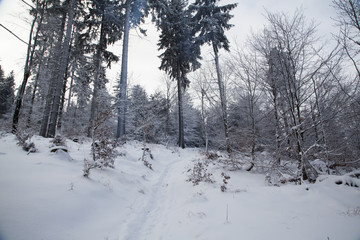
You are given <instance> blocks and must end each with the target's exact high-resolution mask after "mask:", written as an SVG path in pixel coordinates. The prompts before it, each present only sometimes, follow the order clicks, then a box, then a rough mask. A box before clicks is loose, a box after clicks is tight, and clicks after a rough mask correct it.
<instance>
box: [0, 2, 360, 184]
mask: <svg viewBox="0 0 360 240" xmlns="http://www.w3.org/2000/svg"><path fill="white" fill-rule="evenodd" d="M27 4H28V6H29V9H30V14H31V16H32V22H31V28H30V32H29V40H28V43H27V45H28V47H27V53H26V62H25V65H24V73H23V78H22V79H21V80H20V85H19V86H15V79H14V74H13V73H10V74H8V75H6V73H4V71H3V70H2V69H1V67H0V84H1V85H0V98H1V103H0V126H1V131H4V132H11V133H13V134H16V136H17V137H18V139H19V141H20V142H22V143H24V144H25V143H26V141H27V139H28V138H30V137H31V136H33V135H40V136H42V137H45V138H54V141H57V140H56V139H60V138H61V137H66V138H69V139H73V140H74V141H82V140H83V139H86V138H90V139H92V142H93V144H92V145H91V148H92V149H91V150H92V154H93V161H92V162H88V163H85V165H86V166H87V168H88V172H87V174H86V171H85V174H84V175H88V174H89V171H90V169H92V168H96V167H106V166H111V165H112V164H113V160H114V156H115V155H116V153H115V150H114V149H115V147H117V146H119V145H121V144H123V143H125V142H127V141H132V140H136V141H139V142H143V143H144V144H147V143H156V144H163V145H166V146H168V145H172V146H175V145H176V146H178V147H180V148H201V149H203V150H204V152H206V154H207V156H208V157H209V158H213V157H216V155H217V151H221V152H226V154H227V156H228V158H229V164H231V165H232V167H233V168H234V169H237V168H240V165H241V164H240V162H239V161H238V160H239V158H238V154H240V153H246V155H247V156H248V157H249V162H248V163H246V165H247V170H249V171H251V169H252V168H253V167H256V166H258V165H261V164H263V163H261V162H260V160H259V159H261V158H259V156H260V155H261V154H262V153H263V152H268V153H269V154H270V155H271V157H272V160H271V161H269V162H268V163H267V168H268V169H269V170H268V171H272V172H276V173H278V172H281V173H289V172H288V171H287V170H288V169H289V168H290V167H289V166H292V167H293V168H292V169H296V171H295V172H292V173H291V174H290V175H292V176H291V178H289V179H288V181H293V182H296V183H299V184H301V183H302V181H303V180H308V181H310V182H314V181H315V180H316V179H317V177H318V176H319V174H343V173H346V172H351V171H352V170H354V169H359V166H360V158H359V157H360V3H359V1H357V0H346V1H343V0H333V1H332V2H331V4H332V6H333V7H334V8H335V10H336V12H337V14H338V15H337V16H334V18H333V21H334V24H336V26H337V27H338V33H337V34H335V35H334V36H333V38H334V40H335V41H334V42H336V44H329V43H326V42H324V41H322V39H321V37H319V35H318V32H317V24H316V23H314V22H313V21H309V20H308V19H307V18H306V17H305V15H304V13H303V11H302V10H297V11H295V12H293V13H282V12H278V13H273V12H269V11H265V14H264V15H265V17H266V20H267V24H266V26H264V28H263V29H262V30H261V31H259V32H256V33H251V34H250V35H249V37H248V40H247V41H246V44H245V45H244V46H240V44H237V43H236V42H231V43H230V41H229V40H228V38H227V36H226V31H227V30H229V29H231V28H232V27H233V24H236V23H231V19H232V17H233V15H232V10H233V9H234V8H236V7H239V6H237V4H236V3H234V4H226V5H221V1H219V0H195V1H190V2H188V1H186V0H31V2H30V1H28V3H27ZM145 19H151V21H152V23H153V24H154V25H155V26H156V29H157V31H158V33H159V41H158V45H157V46H158V50H159V58H160V60H161V65H160V66H159V68H160V69H161V70H163V71H164V73H165V74H166V76H167V77H166V78H164V81H163V85H164V89H166V90H164V91H157V92H155V93H152V94H148V92H147V90H146V89H144V88H143V87H142V86H140V85H129V84H128V71H127V68H128V66H127V64H128V63H127V61H128V46H129V31H130V30H131V29H138V31H139V32H140V33H141V34H144V35H146V29H143V28H142V23H144V21H145ZM116 42H121V43H122V53H121V55H117V54H116V53H113V52H112V51H111V46H112V45H113V44H114V43H116ZM204 49H210V52H211V58H212V59H211V61H202V60H203V58H204V53H203V52H204ZM220 53H221V54H220ZM114 64H118V65H119V66H121V74H120V76H119V79H116V81H117V86H116V89H109V88H108V87H107V83H108V82H109V81H110V79H109V78H108V76H107V70H108V69H109V68H110V67H111V66H113V65H114ZM111 80H112V81H113V79H111ZM59 142H61V140H59ZM144 149H145V148H144ZM85 168H86V167H85Z"/></svg>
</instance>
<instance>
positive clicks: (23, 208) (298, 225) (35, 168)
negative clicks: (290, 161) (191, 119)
mask: <svg viewBox="0 0 360 240" xmlns="http://www.w3.org/2000/svg"><path fill="white" fill-rule="evenodd" d="M33 140H34V141H35V144H36V147H37V148H38V149H39V151H38V152H37V153H32V154H29V155H27V154H26V152H24V151H22V150H21V148H20V147H19V146H17V145H16V139H15V137H14V136H13V135H5V136H2V137H0V191H1V192H0V240H8V239H11V240H27V239H44V240H63V239H67V240H78V239H87V240H184V239H186V240H193V239H194V240H195V239H198V240H219V239H227V240H238V239H246V240H262V239H279V240H287V239H292V240H304V239H307V240H319V239H320V240H321V239H324V240H327V239H330V240H336V239H346V240H360V228H359V226H360V191H359V189H358V188H355V187H349V186H345V185H336V184H335V183H334V180H335V179H336V176H323V177H322V178H320V179H321V181H319V182H317V183H316V184H311V185H309V186H308V188H306V187H305V186H295V185H284V186H281V187H269V186H266V185H265V181H264V178H265V176H264V175H262V174H255V173H249V172H245V171H227V170H226V168H224V167H223V166H222V165H221V164H219V163H216V162H214V163H211V164H210V165H209V166H208V173H211V174H212V175H211V176H212V178H213V180H214V183H204V182H200V183H199V184H198V185H197V186H193V184H192V183H191V182H188V181H187V180H188V178H189V173H190V172H189V169H191V168H192V167H193V165H194V163H195V162H196V161H197V160H198V159H203V158H204V156H203V155H202V154H201V153H200V151H199V150H198V149H184V150H183V149H177V148H167V147H165V146H161V145H151V144H149V148H150V149H151V152H152V154H153V155H154V159H153V160H150V159H149V161H150V162H151V164H152V166H153V169H154V170H153V171H152V170H150V169H148V168H147V167H145V166H144V164H143V162H142V161H140V160H139V158H140V157H141V155H142V151H141V148H142V147H143V145H142V144H141V143H137V142H129V143H127V144H125V145H124V146H122V147H121V149H120V151H122V152H123V153H124V155H123V156H121V157H119V158H117V159H116V161H115V164H116V166H115V169H104V170H99V169H94V170H93V171H92V172H91V174H90V178H84V177H83V176H82V168H83V160H84V158H86V157H88V156H90V142H84V143H82V144H80V143H74V142H72V141H67V147H68V149H69V153H68V154H60V153H51V152H50V151H49V146H50V145H51V144H50V143H49V139H44V138H41V137H34V138H33ZM222 172H226V174H227V175H229V176H231V178H230V179H229V180H228V182H229V183H228V184H227V190H226V192H221V191H220V186H221V185H222V184H223V181H222V180H223V179H222V176H221V173H222ZM338 177H340V176H338ZM227 220H228V221H227ZM19 229H21V231H19Z"/></svg>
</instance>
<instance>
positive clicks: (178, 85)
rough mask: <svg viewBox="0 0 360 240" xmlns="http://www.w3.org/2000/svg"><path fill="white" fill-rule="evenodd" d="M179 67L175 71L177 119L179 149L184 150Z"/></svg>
mask: <svg viewBox="0 0 360 240" xmlns="http://www.w3.org/2000/svg"><path fill="white" fill-rule="evenodd" d="M180 75H181V73H180V67H179V66H178V70H177V88H178V117H179V140H178V144H179V147H181V148H185V140H184V114H183V95H182V77H181V76H180Z"/></svg>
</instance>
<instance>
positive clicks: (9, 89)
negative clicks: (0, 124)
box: [0, 66, 15, 118]
mask: <svg viewBox="0 0 360 240" xmlns="http://www.w3.org/2000/svg"><path fill="white" fill-rule="evenodd" d="M14 81H15V79H14V72H11V73H10V75H9V76H8V77H5V76H4V72H3V70H2V69H1V66H0V118H4V116H5V115H6V114H7V113H9V111H10V109H11V107H12V105H13V102H14V85H15V83H14Z"/></svg>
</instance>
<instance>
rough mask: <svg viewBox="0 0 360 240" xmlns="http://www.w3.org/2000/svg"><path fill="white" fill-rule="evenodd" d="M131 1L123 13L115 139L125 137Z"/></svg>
mask: <svg viewBox="0 0 360 240" xmlns="http://www.w3.org/2000/svg"><path fill="white" fill-rule="evenodd" d="M130 3H131V1H130V0H127V1H126V12H125V29H124V40H123V49H122V59H121V76H120V94H119V109H118V125H117V130H116V138H120V139H121V138H123V137H124V135H125V133H126V132H125V130H126V129H125V124H126V119H125V118H126V105H127V104H126V102H127V94H126V91H127V64H128V47H129V31H130V10H131V9H130V7H131V5H130Z"/></svg>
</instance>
